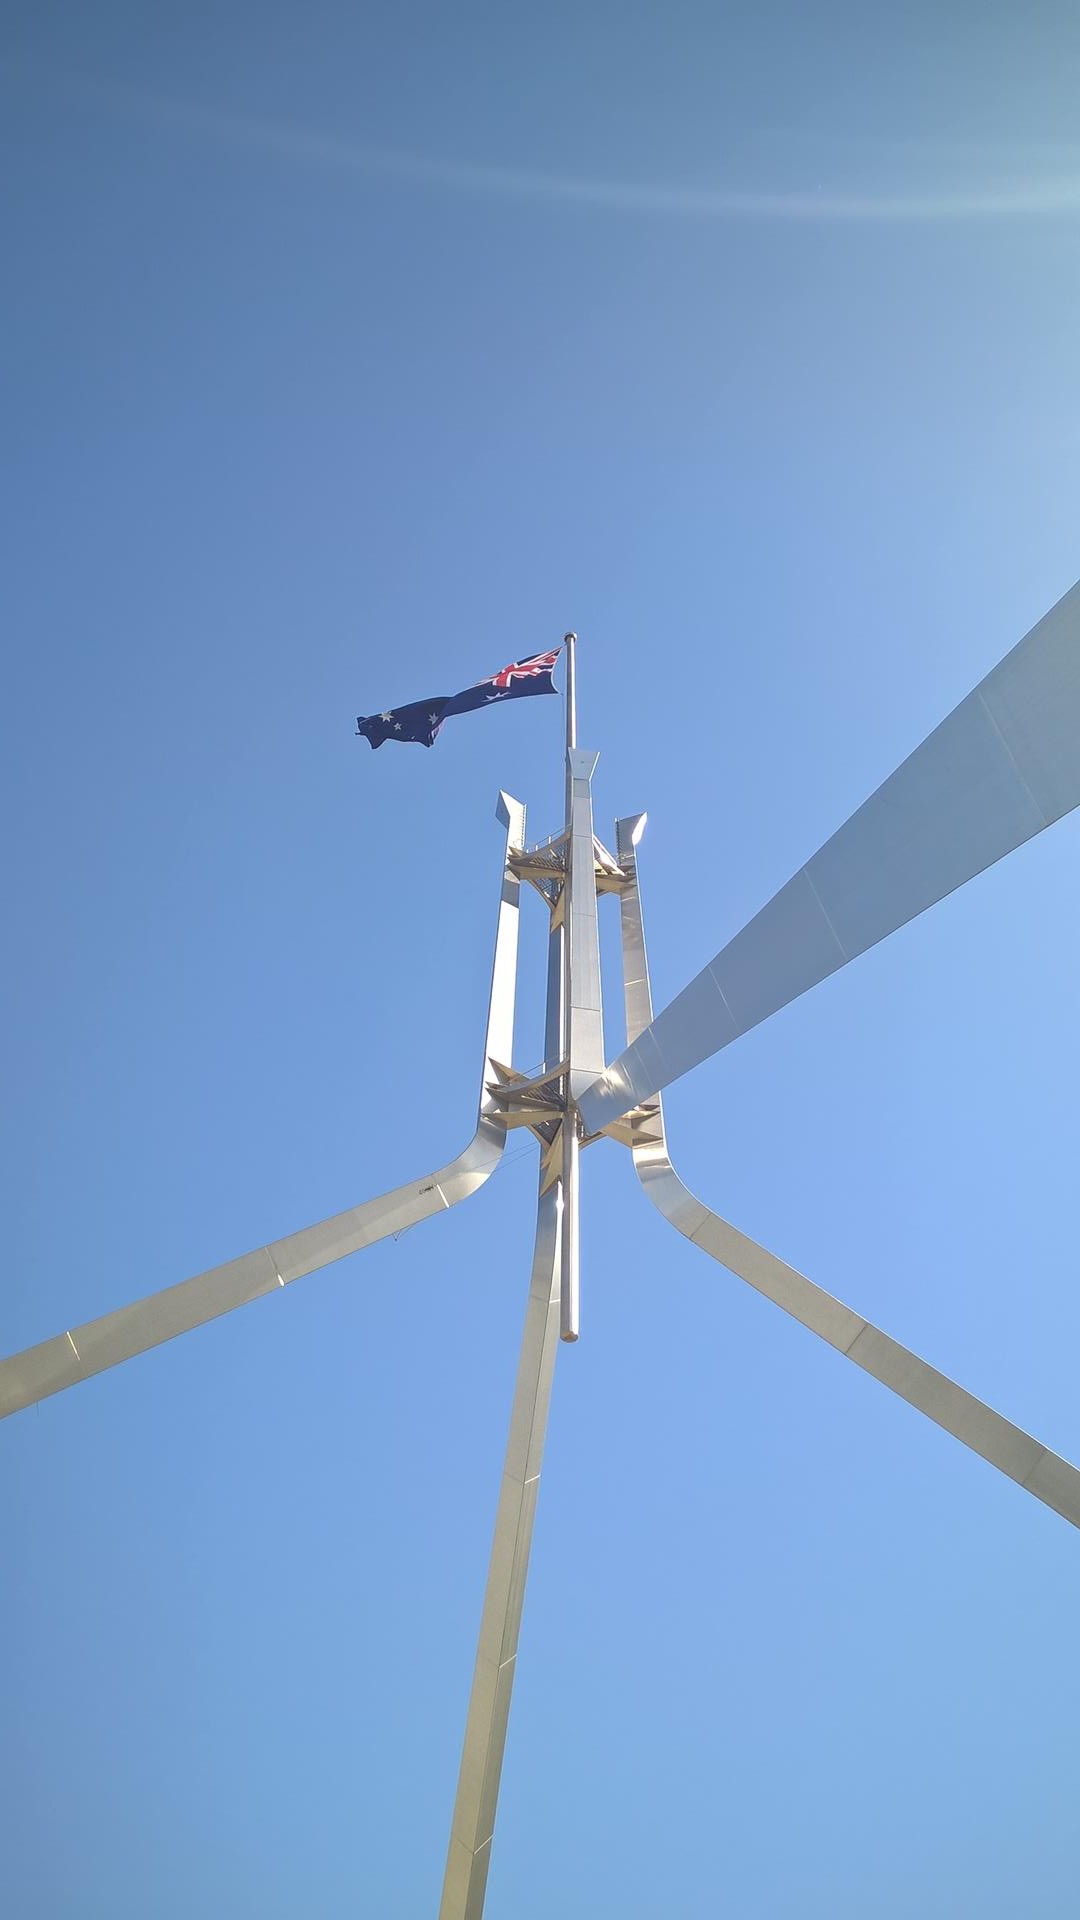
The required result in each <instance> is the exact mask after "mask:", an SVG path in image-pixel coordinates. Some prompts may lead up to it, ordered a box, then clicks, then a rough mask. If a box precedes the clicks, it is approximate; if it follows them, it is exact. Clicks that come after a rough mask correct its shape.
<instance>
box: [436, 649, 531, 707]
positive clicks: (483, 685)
mask: <svg viewBox="0 0 1080 1920" xmlns="http://www.w3.org/2000/svg"><path fill="white" fill-rule="evenodd" d="M558 658H559V649H558V647H554V648H553V649H552V651H551V652H550V653H534V654H532V655H531V657H530V658H529V659H528V660H511V662H510V665H509V666H508V667H503V668H501V669H500V671H499V672H498V673H492V674H489V676H488V678H487V679H486V680H478V681H477V683H476V685H475V686H474V687H466V689H465V691H464V693H455V695H454V697H453V699H452V700H448V701H447V703H446V705H445V707H444V708H443V712H442V717H443V719H444V720H449V718H450V716H451V714H453V713H475V712H476V710H477V708H480V707H490V706H493V705H496V704H501V703H502V701H504V700H520V699H521V696H522V694H525V693H554V692H555V683H554V681H553V680H552V677H551V676H552V673H553V672H554V669H555V663H556V661H557V660H558Z"/></svg>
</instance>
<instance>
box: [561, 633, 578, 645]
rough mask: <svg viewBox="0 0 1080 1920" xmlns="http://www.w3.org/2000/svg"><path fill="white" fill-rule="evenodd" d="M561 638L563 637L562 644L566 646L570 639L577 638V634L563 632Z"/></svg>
mask: <svg viewBox="0 0 1080 1920" xmlns="http://www.w3.org/2000/svg"><path fill="white" fill-rule="evenodd" d="M562 638H563V646H564V647H565V646H568V645H569V644H570V641H571V640H576V639H577V634H576V633H564V634H563V637H562Z"/></svg>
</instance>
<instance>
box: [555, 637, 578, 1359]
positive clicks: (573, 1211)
mask: <svg viewBox="0 0 1080 1920" xmlns="http://www.w3.org/2000/svg"><path fill="white" fill-rule="evenodd" d="M563 646H564V647H565V648H566V820H565V823H564V828H563V831H564V834H565V840H564V844H563V851H564V857H565V873H564V878H563V915H562V961H563V966H562V1057H563V1060H564V1061H565V1062H566V1112H565V1113H564V1115H563V1126H562V1154H561V1165H560V1174H559V1201H560V1208H561V1214H562V1218H561V1233H560V1240H559V1335H560V1338H561V1339H563V1340H576V1339H577V1338H578V1335H579V1332H580V1301H579V1291H580V1289H579V1262H578V1228H579V1211H578V1159H579V1152H580V1148H579V1142H578V1128H577V1109H576V1107H575V1105H574V1101H573V1098H572V1093H571V1074H570V1066H571V1054H572V1051H573V1025H572V1016H571V1007H572V1005H573V984H574V983H573V973H572V969H573V946H574V943H573V940H572V938H571V916H572V914H573V910H574V902H573V893H572V868H573V860H572V857H571V856H572V852H573V827H574V771H573V758H572V756H573V754H574V751H575V749H576V747H577V634H576V633H567V634H564V636H563Z"/></svg>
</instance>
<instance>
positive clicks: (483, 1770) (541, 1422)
mask: <svg viewBox="0 0 1080 1920" xmlns="http://www.w3.org/2000/svg"><path fill="white" fill-rule="evenodd" d="M563 938H564V936H563V935H562V934H560V933H559V932H558V931H555V932H553V933H552V935H551V937H550V941H549V946H548V995H547V1033H546V1040H545V1045H546V1049H547V1053H548V1056H549V1058H550V1056H551V1054H552V1053H553V1052H556V1051H557V1050H558V1046H559V1041H560V1030H561V1025H562V986H563V980H564V974H563V955H562V946H563ZM564 1220H565V1214H564V1208H563V1195H562V1190H561V1185H560V1184H559V1183H549V1184H547V1185H546V1186H545V1180H544V1170H543V1167H541V1172H540V1192H539V1197H538V1200H537V1210H536V1242H535V1248H534V1252H533V1264H532V1274H531V1277H530V1280H529V1298H528V1303H527V1306H526V1309H525V1332H524V1336H523V1339H522V1345H521V1358H520V1361H519V1363H518V1374H517V1384H516V1386H515V1388H514V1399H513V1405H512V1408H511V1413H510V1436H509V1439H508V1441H507V1448H506V1460H505V1463H504V1466H503V1478H502V1487H501V1490H500V1493H499V1505H498V1511H497V1514H496V1518H495V1537H494V1539H493V1541H492V1547H491V1561H490V1565H489V1568H488V1578H487V1587H486V1590H485V1593H484V1607H483V1614H482V1617H481V1622H480V1641H479V1645H478V1647H477V1651H476V1666H475V1669H474V1672H473V1683H472V1691H471V1693H470V1696H469V1709H468V1715H467V1718H466V1723H465V1743H464V1747H463V1750H462V1756H461V1772H460V1775H459V1778H458V1789H457V1798H456V1800H455V1802H454V1816H453V1821H452V1823H451V1828H450V1846H449V1851H448V1853H447V1859H446V1876H445V1879H444V1882H443V1891H442V1901H441V1904H440V1907H439V1920H480V1916H481V1914H482V1913H483V1908H484V1894H485V1890H486V1887H487V1877H488V1867H489V1865H490V1862H491V1843H492V1836H493V1834H494V1831H495V1809H496V1804H497V1801H498V1796H499V1781H500V1778H501V1775H502V1763H503V1752H504V1749H505V1745H506V1727H507V1720H508V1717H509V1713H510V1695H511V1691H512V1688H513V1684H514V1674H515V1671H516V1667H517V1647H518V1634H519V1632H520V1628H521V1613H522V1608H523V1606H524V1603H525V1580H526V1576H527V1574H528V1569H529V1551H530V1548H531V1546H532V1532H533V1520H534V1518H535V1514H536V1500H537V1494H538V1492H539V1487H540V1468H541V1465H542V1461H543V1453H544V1439H545V1435H546V1433H547V1418H548V1406H549V1404H550V1400H551V1383H552V1378H553V1375H554V1371H555V1355H556V1353H557V1351H558V1345H559V1320H560V1315H559V1299H560V1290H561V1277H560V1257H559V1256H560V1240H561V1229H562V1226H563V1223H564Z"/></svg>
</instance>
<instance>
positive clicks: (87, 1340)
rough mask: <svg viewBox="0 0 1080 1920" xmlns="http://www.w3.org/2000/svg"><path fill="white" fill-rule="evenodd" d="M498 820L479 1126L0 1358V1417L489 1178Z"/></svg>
mask: <svg viewBox="0 0 1080 1920" xmlns="http://www.w3.org/2000/svg"><path fill="white" fill-rule="evenodd" d="M498 815H499V819H500V820H501V822H502V824H503V825H504V827H505V828H506V851H505V854H504V858H503V874H502V882H501V896H500V902H499V917H498V925H497V930H496V935H495V958H494V965H493V969H492V979H491V995H490V999H489V1003H488V1018H487V1030H486V1035H485V1040H484V1070H483V1073H482V1075H481V1091H480V1106H479V1112H478V1114H477V1123H476V1132H475V1133H474V1134H473V1137H472V1139H471V1140H470V1142H469V1144H468V1146H467V1147H466V1148H465V1150H464V1152H463V1153H459V1154H458V1156H457V1158H456V1159H454V1160H451V1161H449V1162H448V1163H447V1165H446V1166H445V1167H440V1168H439V1169H438V1171H437V1172H436V1173H432V1174H429V1175H428V1176H427V1177H426V1178H425V1179H423V1180H418V1181H414V1182H411V1183H410V1184H409V1185H407V1186H403V1187H395V1189H394V1190H393V1192H392V1193H385V1194H381V1195H380V1196H379V1198H378V1199H375V1200H366V1201H364V1202H363V1203H362V1205H360V1206H358V1207H350V1208H349V1209H348V1210H347V1211H346V1212H345V1213H338V1214H335V1215H334V1216H333V1218H332V1219H330V1220H323V1221H320V1222H319V1224H318V1225H317V1226H313V1227H305V1228H304V1229H303V1231H302V1232H300V1233H294V1234H290V1235H289V1236H288V1237H287V1238H286V1239H283V1240H275V1241H272V1242H271V1243H270V1244H269V1245H268V1246H264V1247H259V1248H257V1249H256V1250H255V1252H254V1253H246V1254H242V1255H241V1256H240V1258H239V1259H237V1260H229V1261H226V1262H225V1264H224V1266H220V1267H211V1268H209V1269H208V1271H207V1272H205V1273H200V1274H196V1275H195V1277H194V1278H193V1279H191V1280H182V1281H180V1282H179V1284H178V1285H176V1286H173V1287H166V1288H165V1289H164V1291H163V1292H161V1293H154V1294H151V1295H149V1296H148V1298H147V1299H145V1300H139V1301H136V1302H135V1304H134V1305H133V1306H129V1307H120V1308H118V1309H117V1311H116V1312H115V1313H107V1314H105V1315H103V1316H102V1318H101V1319H99V1320H90V1321H87V1322H86V1324H85V1325H83V1326H81V1327H72V1328H71V1329H70V1331H69V1332H65V1333H61V1334H58V1335H57V1336H56V1337H55V1338H54V1339H51V1340H43V1341H42V1342H41V1343H40V1345H38V1346H35V1347H28V1348H27V1349H26V1350H25V1352H23V1353H16V1354H13V1355H12V1356H11V1357H10V1358H8V1359H5V1360H0V1418H2V1417H3V1416H4V1415H6V1414H9V1413H17V1412H18V1411H19V1410H20V1408H22V1407H28V1406H32V1405H33V1403H34V1402H35V1401H38V1400H44V1399H45V1398H46V1397H47V1396H48V1395H49V1394H52V1393H59V1392H60V1391H61V1390H62V1389H63V1388H65V1387H71V1386H74V1385H75V1384H76V1382H77V1381H79V1380H85V1379H88V1378H89V1376H90V1375H91V1374H95V1373H102V1372H104V1371H105V1369H106V1368H107V1367H115V1366H117V1365H118V1364H119V1362H120V1361H121V1360H129V1359H131V1358H133V1356H134V1355H135V1354H138V1353H145V1352H146V1351H147V1350H148V1348H150V1347H156V1346H160V1344H161V1343H162V1341H164V1340H171V1339H173V1338H174V1337H175V1335H177V1334H179V1333H187V1332H189V1331H190V1330H191V1329H192V1328H193V1327H199V1326H202V1325H203V1324H204V1322H205V1321H207V1320H214V1319H216V1318H217V1317H218V1315H219V1314H223V1313H229V1312H230V1311H231V1310H232V1308H233V1307H240V1306H244V1305H245V1304H246V1303H247V1302H248V1301H249V1300H257V1299H258V1298H259V1297H260V1296H261V1295H262V1294H266V1293H274V1292H276V1291H277V1289H278V1288H280V1287H284V1286H286V1285H287V1284H288V1283H289V1281H290V1280H298V1279H299V1278H300V1277H301V1275H303V1274H307V1273H314V1272H315V1271H316V1270H317V1269H318V1268H319V1267H325V1266H329V1265H330V1263H331V1262H332V1261H334V1260H341V1259H343V1258H344V1256H345V1255H346V1254H349V1253H357V1252H359V1251H360V1249H361V1248H363V1247H369V1246H373V1245H374V1244H375V1242H376V1241H377V1240H385V1239H386V1238H387V1236H388V1235H390V1234H394V1233H401V1232H402V1231H403V1230H404V1229H405V1228H406V1227H411V1226H415V1225H416V1223H417V1222H418V1221H420V1220H427V1219H429V1218H430V1217H431V1216H432V1215H433V1214H437V1213H443V1212H445V1210H446V1209H447V1208H448V1207H452V1206H456V1204H457V1202H458V1201H459V1200H464V1199H466V1198H467V1197H468V1195H469V1194H471V1193H475V1192H476V1190H477V1188H478V1187H482V1186H483V1184H484V1182H485V1181H486V1180H487V1179H489V1178H490V1176H491V1174H492V1173H493V1172H494V1171H495V1168H496V1166H497V1165H498V1163H499V1159H500V1156H501V1154H502V1150H503V1145H504V1142H505V1138H506V1129H505V1125H504V1122H503V1119H502V1116H501V1114H500V1112H499V1109H498V1107H497V1105H496V1104H495V1102H494V1101H493V1099H492V1097H491V1095H490V1094H489V1093H488V1092H487V1089H486V1082H487V1080H488V1078H489V1077H490V1067H489V1062H490V1061H491V1060H492V1059H507V1060H508V1059H509V1058H510V1053H511V1049H512V1045H513V1033H514V991H515V983H516V973H517V937H518V918H519V898H520V882H519V880H518V879H517V877H516V875H515V874H514V873H513V872H512V871H511V868H510V864H509V862H510V854H511V852H512V851H513V850H515V849H517V848H519V847H522V846H523V845H524V841H525V809H524V807H523V806H522V805H521V804H520V802H519V801H517V800H512V799H510V797H509V795H507V794H500V796H499V808H498Z"/></svg>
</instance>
